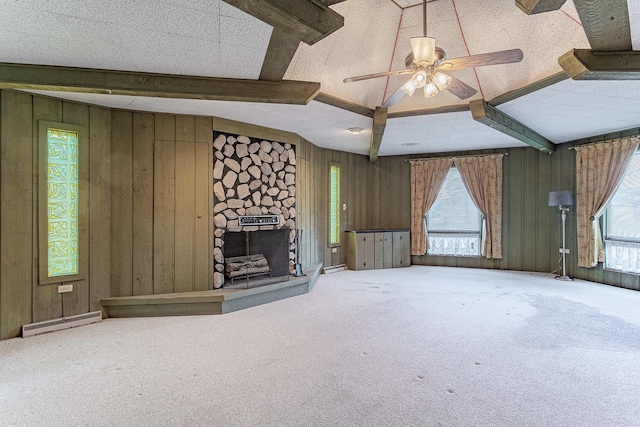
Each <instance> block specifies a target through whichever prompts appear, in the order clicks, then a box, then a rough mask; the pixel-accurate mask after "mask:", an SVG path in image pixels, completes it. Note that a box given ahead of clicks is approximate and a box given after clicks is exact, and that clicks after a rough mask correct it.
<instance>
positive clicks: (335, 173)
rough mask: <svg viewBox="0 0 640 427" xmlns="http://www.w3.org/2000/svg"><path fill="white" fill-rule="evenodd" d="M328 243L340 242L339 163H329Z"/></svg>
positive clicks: (337, 243) (336, 243)
mask: <svg viewBox="0 0 640 427" xmlns="http://www.w3.org/2000/svg"><path fill="white" fill-rule="evenodd" d="M329 194H330V195H329V245H339V244H340V165H338V164H335V163H331V164H330V165H329Z"/></svg>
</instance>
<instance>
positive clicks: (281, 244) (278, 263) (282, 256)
mask: <svg viewBox="0 0 640 427" xmlns="http://www.w3.org/2000/svg"><path fill="white" fill-rule="evenodd" d="M223 251H224V258H225V259H229V258H234V257H241V256H249V255H263V256H264V257H265V258H266V260H267V263H268V265H269V269H270V274H271V277H270V279H273V280H268V281H269V282H270V281H278V282H280V281H282V280H283V279H284V280H288V278H289V229H278V230H258V231H237V232H231V231H227V232H226V233H225V235H224V247H223ZM246 279H247V283H248V282H249V281H250V280H254V281H255V280H258V278H251V277H247V278H246ZM259 280H260V281H261V284H266V283H264V282H265V280H266V279H264V278H263V279H259ZM230 285H232V282H231V280H227V281H226V282H225V286H226V287H228V286H230Z"/></svg>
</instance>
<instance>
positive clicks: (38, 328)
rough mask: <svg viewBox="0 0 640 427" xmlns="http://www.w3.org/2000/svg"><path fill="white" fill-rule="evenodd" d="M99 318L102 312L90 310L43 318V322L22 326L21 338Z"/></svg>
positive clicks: (94, 320) (79, 324) (83, 323)
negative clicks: (56, 317) (73, 314)
mask: <svg viewBox="0 0 640 427" xmlns="http://www.w3.org/2000/svg"><path fill="white" fill-rule="evenodd" d="M101 320H102V312H101V311H92V312H91V313H85V314H78V315H75V316H69V317H61V318H59V319H52V320H45V321H44V322H37V323H30V324H28V325H23V326H22V338H27V337H32V336H34V335H40V334H45V333H47V332H54V331H61V330H63V329H69V328H75V327H76V326H83V325H89V324H91V323H96V322H100V321H101Z"/></svg>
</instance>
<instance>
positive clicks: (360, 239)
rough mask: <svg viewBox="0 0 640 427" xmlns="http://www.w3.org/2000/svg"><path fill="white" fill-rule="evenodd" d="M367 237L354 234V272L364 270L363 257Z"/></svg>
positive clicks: (365, 261)
mask: <svg viewBox="0 0 640 427" xmlns="http://www.w3.org/2000/svg"><path fill="white" fill-rule="evenodd" d="M366 244H367V237H366V235H365V234H363V233H356V270H364V269H366V264H367V260H366V257H365V253H366V251H365V247H366Z"/></svg>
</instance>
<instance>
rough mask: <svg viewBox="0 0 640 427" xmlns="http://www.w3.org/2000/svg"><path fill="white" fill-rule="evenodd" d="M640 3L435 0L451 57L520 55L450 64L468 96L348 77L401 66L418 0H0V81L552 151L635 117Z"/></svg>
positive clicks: (394, 143)
mask: <svg viewBox="0 0 640 427" xmlns="http://www.w3.org/2000/svg"><path fill="white" fill-rule="evenodd" d="M517 3H519V5H518V4H517ZM638 3H639V2H634V1H629V2H628V3H627V1H626V0H606V1H605V0H599V1H598V0H574V1H572V0H566V1H562V0H516V1H514V0H430V1H429V2H428V7H427V33H428V35H429V36H431V37H435V39H436V44H437V45H438V46H439V47H441V48H443V49H444V50H445V51H446V54H447V58H456V57H466V56H469V55H477V54H481V53H486V52H492V51H498V50H506V49H515V48H519V49H521V50H522V51H523V53H524V59H523V60H522V61H521V62H519V63H513V64H504V65H492V66H486V67H476V68H469V69H464V70H459V71H451V72H450V74H451V75H454V76H455V77H457V78H458V79H460V80H462V81H464V82H465V83H467V84H468V85H469V86H471V87H473V88H474V89H476V90H477V91H478V92H477V94H476V95H475V96H473V97H472V98H470V99H467V100H460V99H458V98H456V97H455V96H454V95H452V94H451V93H448V92H442V93H440V94H439V95H437V96H436V97H434V98H431V99H425V98H424V97H422V96H420V95H418V94H414V96H413V97H408V96H405V97H404V98H403V99H401V100H400V101H399V102H398V103H397V104H395V105H393V106H392V107H390V108H389V109H388V110H387V109H381V108H379V107H380V106H381V105H382V104H383V103H384V101H385V100H386V99H387V98H388V97H389V96H390V95H391V94H392V93H394V92H395V91H396V90H397V89H398V88H399V87H400V86H401V85H402V84H403V83H404V82H405V81H406V80H407V78H408V77H407V76H406V75H403V76H394V77H390V78H378V79H371V80H365V81H359V82H353V83H344V82H343V79H344V78H346V77H350V76H356V75H362V74H370V73H375V72H386V71H389V70H397V69H403V68H405V65H404V59H405V56H406V55H407V54H408V53H409V52H411V45H410V43H409V38H410V37H412V36H420V35H421V34H422V29H423V28H422V24H423V15H422V2H421V0H342V1H335V0H334V1H332V0H263V1H255V0H253V1H252V0H225V1H220V0H138V1H134V0H109V1H107V0H85V1H83V2H77V1H73V0H50V1H47V2H42V1H36V0H20V1H18V0H0V8H1V10H2V13H0V34H1V37H2V43H1V44H0V87H10V88H17V89H22V90H32V91H36V92H39V93H44V94H47V95H51V96H56V97H62V98H65V99H72V100H77V101H82V102H88V103H93V104H98V105H104V106H110V107H115V108H125V109H131V110H142V111H155V112H170V113H176V114H196V115H213V116H218V117H223V118H226V119H231V120H237V121H242V122H247V123H251V124H256V125H260V126H266V127H271V128H276V129H281V130H285V131H290V132H296V133H298V134H300V135H301V136H303V137H305V138H307V139H309V140H310V141H312V142H313V143H315V144H317V145H319V146H323V147H328V148H334V149H339V150H343V151H349V152H356V153H362V154H372V159H375V157H376V156H377V155H381V156H384V155H394V154H412V153H428V152H441V151H455V150H474V149H486V148H503V147H517V146H526V145H527V144H529V145H533V146H536V148H539V149H541V150H543V151H547V152H549V151H552V150H553V149H554V148H555V144H558V143H561V142H565V141H570V140H573V139H578V138H583V137H588V136H592V135H599V134H604V133H607V132H613V131H617V130H622V129H628V128H633V127H638V126H640V115H639V114H638V112H639V111H637V110H640V107H638V106H637V105H638V103H637V99H638V97H639V95H640V82H638V81H637V80H635V79H637V78H639V76H640V73H639V72H638V71H640V67H639V64H640V63H639V61H638V59H637V58H636V55H635V53H633V52H629V51H632V50H633V49H636V48H638V47H639V46H640V4H638ZM327 4H328V5H329V6H328V7H327V6H326V5H327ZM528 9H529V10H531V9H534V12H538V11H542V13H534V14H527V13H525V12H524V11H526V10H528ZM548 9H555V10H548ZM573 49H582V50H579V51H577V52H576V53H575V54H573V53H571V52H572V50H573ZM591 49H593V50H594V51H598V52H597V54H596V55H594V54H592V51H591ZM612 52H613V53H612ZM623 52H624V53H623ZM560 57H563V58H564V59H563V61H564V62H563V65H562V66H561V65H560V64H559V61H558V59H559V58H560ZM585 64H586V65H585ZM25 65H29V66H25ZM43 66H57V67H77V69H73V70H68V69H65V70H59V69H51V68H47V67H43ZM92 69H98V70H100V71H99V72H94V71H91V70H92ZM113 71H128V72H130V73H117V72H113ZM148 73H157V74H160V75H156V74H148ZM567 73H568V74H571V77H577V78H581V79H587V80H573V79H570V78H568V74H567ZM189 76H199V77H201V78H193V77H189ZM589 79H590V80H589ZM603 79H605V80H603ZM470 101H471V103H470ZM377 107H378V108H377ZM376 108H377V110H376ZM374 111H375V112H376V114H374ZM374 117H375V118H374ZM514 123H516V125H514ZM374 125H375V126H374ZM352 127H361V128H363V129H364V130H363V132H361V133H360V134H358V135H352V134H351V133H350V132H348V131H347V129H348V128H352ZM374 129H376V131H375V132H373V130H374ZM536 144H537V145H536ZM372 146H373V147H374V148H375V149H374V150H373V151H374V152H373V153H372ZM373 154H375V155H373Z"/></svg>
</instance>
